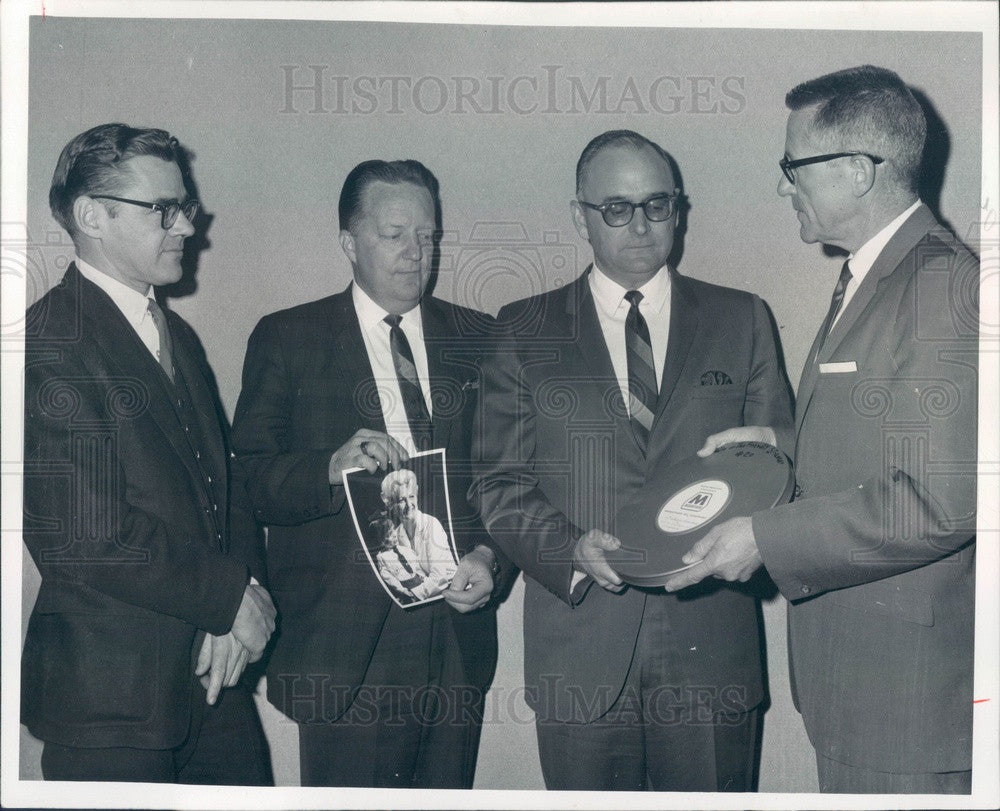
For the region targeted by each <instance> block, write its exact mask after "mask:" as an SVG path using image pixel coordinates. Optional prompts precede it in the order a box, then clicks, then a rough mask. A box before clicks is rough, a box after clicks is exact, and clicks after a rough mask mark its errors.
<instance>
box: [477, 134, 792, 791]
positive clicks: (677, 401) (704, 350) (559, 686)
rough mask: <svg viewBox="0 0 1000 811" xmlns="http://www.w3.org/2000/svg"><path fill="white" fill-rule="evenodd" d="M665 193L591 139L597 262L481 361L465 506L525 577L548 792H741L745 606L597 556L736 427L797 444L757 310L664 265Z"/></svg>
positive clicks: (642, 167) (638, 147)
mask: <svg viewBox="0 0 1000 811" xmlns="http://www.w3.org/2000/svg"><path fill="white" fill-rule="evenodd" d="M678 198H679V189H678V188H677V183H676V176H675V174H674V172H673V170H672V159H671V158H669V156H668V155H667V154H666V153H665V152H664V151H663V150H662V149H661V148H660V147H659V146H658V145H656V144H654V143H652V142H651V141H649V140H648V139H646V138H644V137H642V136H641V135H638V134H637V133H634V132H631V131H628V130H619V131H613V132H607V133H604V134H603V135H600V136H598V137H597V138H595V139H594V140H593V141H591V142H590V144H588V145H587V147H586V148H585V149H584V151H583V153H582V155H581V156H580V160H579V163H578V164H577V199H576V200H574V201H573V204H572V207H573V219H574V223H575V225H576V228H577V230H578V231H579V233H580V235H581V236H582V237H583V238H584V239H587V240H588V241H589V242H590V244H591V246H592V247H593V251H594V263H593V265H591V266H590V267H589V268H588V269H587V271H586V272H585V273H584V274H583V275H582V276H581V277H580V278H579V279H577V280H576V281H575V282H573V283H571V284H569V285H567V286H566V287H562V288H559V289H557V290H554V291H552V292H550V293H546V294H544V295H540V296H536V297H534V298H530V299H527V300H524V301H520V302H517V303H515V304H511V305H508V306H506V307H504V308H503V310H501V312H500V316H499V321H500V327H501V329H502V334H503V335H504V336H505V340H504V342H503V343H502V344H499V345H498V347H497V349H496V351H495V352H494V353H492V354H491V355H490V358H489V360H488V362H487V364H486V365H485V366H484V388H483V391H482V394H481V409H482V417H481V419H480V424H481V425H484V426H488V428H489V430H488V431H484V432H483V433H480V434H477V438H478V441H479V447H478V448H477V449H476V451H475V453H476V456H477V458H482V459H483V460H484V471H483V472H482V474H481V475H480V476H479V477H478V478H477V480H476V482H475V484H474V487H473V491H472V494H473V495H474V498H473V502H474V503H476V504H477V505H478V506H479V508H480V511H481V513H482V516H483V520H484V523H485V524H486V527H487V529H488V530H489V532H490V534H491V535H492V536H493V539H494V540H495V541H496V542H497V543H498V545H499V546H500V547H501V548H502V549H503V550H504V551H505V552H506V553H507V555H508V556H509V557H510V558H511V559H512V560H513V561H514V563H515V564H516V565H518V566H520V567H521V568H522V569H523V571H524V572H525V574H526V576H527V582H526V587H525V597H524V634H525V680H526V682H527V685H526V687H527V698H528V702H529V704H530V706H531V708H532V709H533V710H534V711H535V714H536V717H537V732H538V743H539V751H540V756H541V764H542V771H543V774H544V777H545V784H546V786H547V787H548V788H550V789H627V790H644V789H646V788H648V787H651V788H653V789H657V790H707V791H716V790H719V791H722V790H735V791H750V790H752V789H753V785H754V779H755V768H754V766H755V739H756V735H757V729H758V721H759V719H758V717H757V716H758V713H757V711H756V708H757V707H758V705H759V704H760V702H761V701H762V699H763V697H764V687H763V684H762V677H761V655H760V648H759V644H760V641H759V637H758V616H757V604H756V599H755V597H754V595H753V594H752V593H751V592H748V591H745V590H741V589H735V588H728V587H722V588H706V589H702V590H700V591H699V593H698V594H696V595H693V596H692V598H690V599H678V598H677V597H675V596H673V595H667V594H665V593H664V592H663V591H662V589H642V588H625V587H624V584H623V583H622V581H621V579H620V578H619V577H618V575H617V574H616V573H615V572H614V571H613V570H612V569H611V567H610V566H609V564H608V562H607V560H606V559H605V552H606V551H608V550H612V549H616V548H618V546H619V545H620V542H619V540H618V539H617V538H615V537H614V535H613V532H614V523H613V519H614V516H615V514H616V512H617V511H618V510H619V508H621V507H622V505H624V504H625V502H627V501H628V500H629V498H630V497H631V496H633V495H634V494H635V493H636V492H637V491H638V490H639V489H640V488H641V487H642V485H643V483H644V482H645V481H646V480H647V478H648V477H649V476H650V475H651V474H652V473H653V472H654V471H655V470H656V469H657V468H660V467H661V466H663V465H669V464H672V463H673V462H676V461H679V460H681V459H684V458H685V457H688V456H691V455H693V454H694V453H695V451H697V450H698V448H699V447H701V445H702V443H703V441H704V438H705V437H706V436H708V435H709V434H711V433H714V432H716V431H718V430H719V429H720V428H721V427H723V426H726V425H728V424H729V423H730V422H731V421H736V422H737V423H741V422H742V421H744V420H747V421H750V422H754V423H758V422H760V418H761V417H764V416H765V415H766V416H767V418H768V420H767V421H766V423H764V424H767V425H771V426H775V428H776V429H777V430H778V432H779V433H783V429H786V430H788V431H790V423H791V405H790V402H789V396H788V387H787V385H786V384H785V381H784V379H783V376H782V373H781V371H780V369H779V365H778V360H777V357H776V353H775V346H774V341H773V337H772V327H771V322H770V319H769V317H768V315H767V313H766V311H765V308H764V305H763V304H762V302H761V301H760V299H758V298H757V297H756V296H753V295H750V294H748V293H743V292H740V291H736V290H731V289H727V288H723V287H717V286H715V285H711V284H705V283H703V282H699V281H695V280H693V279H686V278H684V277H683V276H680V275H678V274H677V273H676V272H674V270H673V269H672V268H670V267H669V266H668V265H667V259H668V256H669V255H670V252H671V248H672V246H673V241H674V230H675V227H676V223H677V207H678ZM760 433H761V438H762V439H767V440H768V441H770V442H772V443H773V442H775V441H776V436H775V432H773V431H771V430H770V429H768V430H767V431H761V432H760ZM594 582H596V584H597V587H592V586H593V584H594Z"/></svg>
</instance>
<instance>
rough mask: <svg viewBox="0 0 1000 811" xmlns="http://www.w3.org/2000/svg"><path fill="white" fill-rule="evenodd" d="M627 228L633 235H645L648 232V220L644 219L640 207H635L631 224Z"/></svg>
mask: <svg viewBox="0 0 1000 811" xmlns="http://www.w3.org/2000/svg"><path fill="white" fill-rule="evenodd" d="M629 227H630V228H631V229H632V232H633V233H635V234H640V235H641V234H645V233H646V232H647V231H648V230H649V220H647V219H646V212H645V210H644V209H643V207H642V206H636V207H635V211H634V212H632V222H630V223H629Z"/></svg>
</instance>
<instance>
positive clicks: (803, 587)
mask: <svg viewBox="0 0 1000 811" xmlns="http://www.w3.org/2000/svg"><path fill="white" fill-rule="evenodd" d="M789 509H794V508H793V507H792V505H789V504H785V505H782V506H781V507H775V508H774V509H771V510H765V511H762V512H757V513H754V514H753V516H751V519H750V520H751V522H752V523H753V535H754V540H755V541H756V543H757V551H758V552H759V553H760V556H761V559H762V560H763V561H764V567H765V568H766V569H767V572H768V574H769V575H770V576H771V580H773V581H774V584H775V585H776V586H777V587H778V590H779V591H780V592H781V593H782V595H784V597H785V598H786V599H787V600H788V601H789V602H792V601H795V600H804V599H806V598H807V597H812V596H814V595H815V594H818V593H819V589H817V588H816V586H815V585H814V584H812V583H810V582H809V581H808V577H807V576H805V577H803V576H802V575H801V574H800V573H799V572H797V571H795V569H794V561H795V559H796V558H797V557H798V556H796V555H794V554H793V553H792V551H791V550H790V549H789V548H788V545H789V543H790V542H791V543H795V542H798V543H804V542H806V541H805V539H798V541H796V540H794V539H793V540H792V541H789V539H787V538H784V536H783V528H782V519H783V517H784V515H785V514H786V513H787V511H788V510H789Z"/></svg>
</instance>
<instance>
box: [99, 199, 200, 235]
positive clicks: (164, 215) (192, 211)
mask: <svg viewBox="0 0 1000 811" xmlns="http://www.w3.org/2000/svg"><path fill="white" fill-rule="evenodd" d="M90 196H91V197H93V198H94V199H95V200H114V201H115V202H116V203H128V204H129V205H132V206H142V207H143V208H148V209H149V210H150V211H159V212H160V225H162V226H163V230H164V231H168V230H169V229H171V228H172V227H173V225H174V223H175V222H177V215H178V213H180V212H181V211H183V212H184V217H185V218H186V219H187V221H188V222H194V218H195V217H197V216H198V209H200V208H201V203H200V202H199V201H198V200H187V201H185V202H183V203H180V202H178V201H177V200H171V201H170V202H168V203H147V202H146V201H145V200H129V199H128V198H127V197H115V196H114V195H113V194H92V195H90Z"/></svg>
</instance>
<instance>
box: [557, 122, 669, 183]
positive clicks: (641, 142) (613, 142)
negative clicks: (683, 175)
mask: <svg viewBox="0 0 1000 811" xmlns="http://www.w3.org/2000/svg"><path fill="white" fill-rule="evenodd" d="M607 146H630V147H632V148H633V149H642V148H643V147H650V148H651V149H653V150H654V151H655V152H656V154H658V155H659V156H660V157H661V158H663V160H664V162H665V163H666V164H667V166H669V167H670V171H671V173H673V174H674V179H675V181H676V179H677V175H676V172H675V171H674V167H675V166H676V164H675V162H674V159H673V158H672V157H671V156H670V154H669V153H668V152H667V151H666V150H665V149H664V148H663V147H662V146H660V145H659V144H658V143H656V142H654V141H650V140H649V138H647V137H645V136H644V135H640V134H639V133H637V132H634V131H633V130H608V131H607V132H602V133H601V134H600V135H598V136H597V137H596V138H594V139H593V140H591V142H590V143H589V144H587V145H586V146H585V147H584V148H583V152H581V153H580V159H579V160H578V161H577V162H576V193H577V195H579V194H580V186H581V185H582V183H583V175H584V173H585V172H586V171H587V167H588V166H590V164H591V161H593V160H594V158H595V157H596V156H597V153H598V152H600V151H601V150H602V149H604V148H605V147H607Z"/></svg>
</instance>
